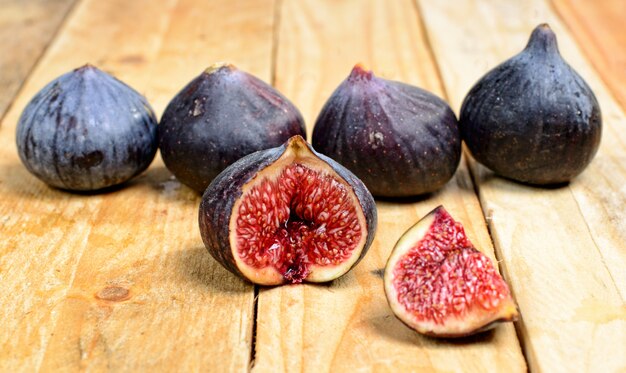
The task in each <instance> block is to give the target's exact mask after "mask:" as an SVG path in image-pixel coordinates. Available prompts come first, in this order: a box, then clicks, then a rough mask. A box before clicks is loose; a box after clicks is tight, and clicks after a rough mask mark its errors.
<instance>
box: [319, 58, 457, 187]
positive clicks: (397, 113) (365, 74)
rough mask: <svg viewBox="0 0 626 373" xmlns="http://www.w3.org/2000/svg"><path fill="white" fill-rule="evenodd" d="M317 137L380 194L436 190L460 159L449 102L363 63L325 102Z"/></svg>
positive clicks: (329, 153)
mask: <svg viewBox="0 0 626 373" xmlns="http://www.w3.org/2000/svg"><path fill="white" fill-rule="evenodd" d="M312 143H313V147H314V148H315V149H316V150H317V151H319V152H320V153H322V154H325V155H327V156H329V157H331V158H333V159H334V160H336V161H337V162H339V163H341V164H342V165H344V166H345V167H347V168H348V169H350V170H351V171H352V172H354V173H355V174H356V175H357V176H358V177H359V178H360V179H361V180H363V182H364V183H365V185H366V186H367V188H368V189H369V190H370V191H371V192H372V194H373V195H375V196H378V197H405V196H414V195H419V194H423V193H428V192H433V191H435V190H437V189H439V188H441V187H442V186H443V185H444V184H445V183H446V182H448V180H450V178H452V176H453V175H454V172H455V171H456V168H457V166H458V165H459V160H460V159H461V136H460V134H459V129H458V123H457V120H456V117H455V115H454V113H453V112H452V110H451V109H450V107H449V106H448V104H446V103H445V102H444V101H443V100H442V99H440V98H439V97H437V96H435V95H433V94H431V93H429V92H427V91H425V90H423V89H420V88H418V87H414V86H411V85H408V84H404V83H400V82H395V81H391V80H386V79H381V78H378V77H376V76H374V74H373V73H372V72H371V71H367V70H365V69H364V68H363V67H362V66H361V65H356V66H355V67H354V69H353V70H352V73H351V74H350V76H348V78H347V79H346V80H344V81H343V82H342V83H341V84H340V85H339V87H337V89H336V90H335V92H333V94H332V95H331V97H330V98H329V99H328V101H327V102H326V104H325V105H324V107H323V108H322V111H321V112H320V114H319V116H318V118H317V121H316V123H315V127H314V129H313V141H312Z"/></svg>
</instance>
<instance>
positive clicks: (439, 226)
mask: <svg viewBox="0 0 626 373" xmlns="http://www.w3.org/2000/svg"><path fill="white" fill-rule="evenodd" d="M384 282H385V294H386V295H387V300H388V302H389V305H390V306H391V309H392V310H393V313H394V314H395V315H396V316H397V317H398V318H399V319H400V320H401V321H403V322H404V323H405V324H407V325H408V326H409V327H411V328H412V329H415V330H416V331H418V332H420V333H422V334H426V335H431V336H439V337H461V336H466V335H470V334H474V333H477V332H479V331H483V330H487V329H490V328H491V327H493V326H495V325H496V324H497V322H502V321H514V320H516V319H517V317H518V312H517V307H516V305H515V302H514V301H513V299H512V297H511V294H510V291H509V288H508V286H507V284H506V282H505V281H504V279H502V277H501V276H500V274H499V273H498V272H497V270H496V269H495V267H494V266H493V263H492V262H491V260H490V259H489V258H488V257H487V256H486V255H485V254H483V253H481V252H480V251H478V250H477V249H476V248H475V247H474V246H473V245H472V243H471V242H470V241H469V239H468V238H467V236H466V235H465V231H464V229H463V226H462V225H461V223H459V222H456V221H455V220H454V219H453V218H452V217H451V216H450V214H449V213H448V212H447V211H446V210H445V209H444V208H443V206H439V207H437V208H436V209H435V210H433V211H432V212H430V213H429V214H428V215H426V216H425V217H424V218H422V219H421V220H420V221H419V222H418V223H417V224H415V225H414V226H413V227H411V228H410V229H409V230H408V231H407V232H406V233H405V234H404V235H403V236H402V237H401V238H400V240H399V241H398V243H397V244H396V246H395V247H394V249H393V251H392V253H391V256H390V257H389V261H388V262H387V265H386V267H385V276H384Z"/></svg>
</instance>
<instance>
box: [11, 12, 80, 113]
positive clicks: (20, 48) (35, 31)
mask: <svg viewBox="0 0 626 373" xmlns="http://www.w3.org/2000/svg"><path fill="white" fill-rule="evenodd" d="M75 1H76V0H0V9H2V11H1V12H0V51H2V53H0V118H2V116H3V115H4V113H5V111H6V109H7V108H8V106H9V104H10V103H11V101H12V100H13V98H14V97H15V95H16V94H17V91H18V90H19V88H20V87H21V86H22V83H23V82H24V79H26V76H27V75H28V73H29V72H30V71H31V69H32V68H33V66H34V65H35V63H36V62H37V59H38V58H39V57H40V56H41V54H42V53H43V51H44V50H45V49H46V47H47V46H48V44H49V43H50V41H51V40H52V38H53V37H54V35H55V33H56V30H57V29H58V28H59V26H60V25H61V23H62V22H63V20H64V19H65V16H66V15H67V13H68V12H69V10H70V9H71V8H72V5H73V4H74V3H75Z"/></svg>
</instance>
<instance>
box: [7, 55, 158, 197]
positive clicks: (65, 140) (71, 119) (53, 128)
mask: <svg viewBox="0 0 626 373" xmlns="http://www.w3.org/2000/svg"><path fill="white" fill-rule="evenodd" d="M16 137H17V150H18V153H19V156H20V159H21V160H22V163H24V165H25V166H26V168H27V169H28V170H29V171H30V172H31V173H32V174H33V175H35V176H37V177H38V178H39V179H41V180H42V181H43V182H45V183H47V184H49V185H51V186H54V187H57V188H62V189H68V190H73V191H92V190H98V189H102V188H106V187H110V186H113V185H117V184H120V183H123V182H125V181H127V180H129V179H130V178H132V177H133V176H135V175H138V174H139V173H141V172H142V171H144V170H145V169H146V168H148V166H149V165H150V163H151V162H152V159H154V155H155V154H156V151H157V146H158V142H157V121H156V117H155V115H154V112H153V111H152V108H151V107H150V104H148V102H147V101H146V99H145V98H144V97H143V96H141V95H140V94H139V93H138V92H137V91H135V90H134V89H132V88H131V87H129V86H128V85H126V84H124V83H123V82H121V81H119V80H117V79H116V78H114V77H112V76H111V75H109V74H107V73H105V72H103V71H101V70H99V69H98V68H96V67H93V66H90V65H85V66H83V67H81V68H78V69H75V70H73V71H71V72H69V73H66V74H64V75H61V76H60V77H58V78H57V79H55V80H53V81H52V82H50V83H49V84H48V85H46V86H45V87H44V88H43V89H42V90H41V91H39V93H37V94H36V95H35V97H33V99H32V100H31V101H30V102H29V103H28V105H27V106H26V108H25V109H24V112H23V113H22V116H21V117H20V120H19V122H18V124H17V136H16Z"/></svg>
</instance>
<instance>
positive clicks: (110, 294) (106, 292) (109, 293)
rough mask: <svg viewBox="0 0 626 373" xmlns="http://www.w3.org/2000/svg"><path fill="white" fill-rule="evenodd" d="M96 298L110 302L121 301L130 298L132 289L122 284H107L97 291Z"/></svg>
mask: <svg viewBox="0 0 626 373" xmlns="http://www.w3.org/2000/svg"><path fill="white" fill-rule="evenodd" d="M96 298H98V299H102V300H108V301H110V302H121V301H124V300H127V299H129V298H130V290H128V289H126V288H123V287H120V286H107V287H105V288H104V289H102V290H100V291H99V292H98V293H96Z"/></svg>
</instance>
